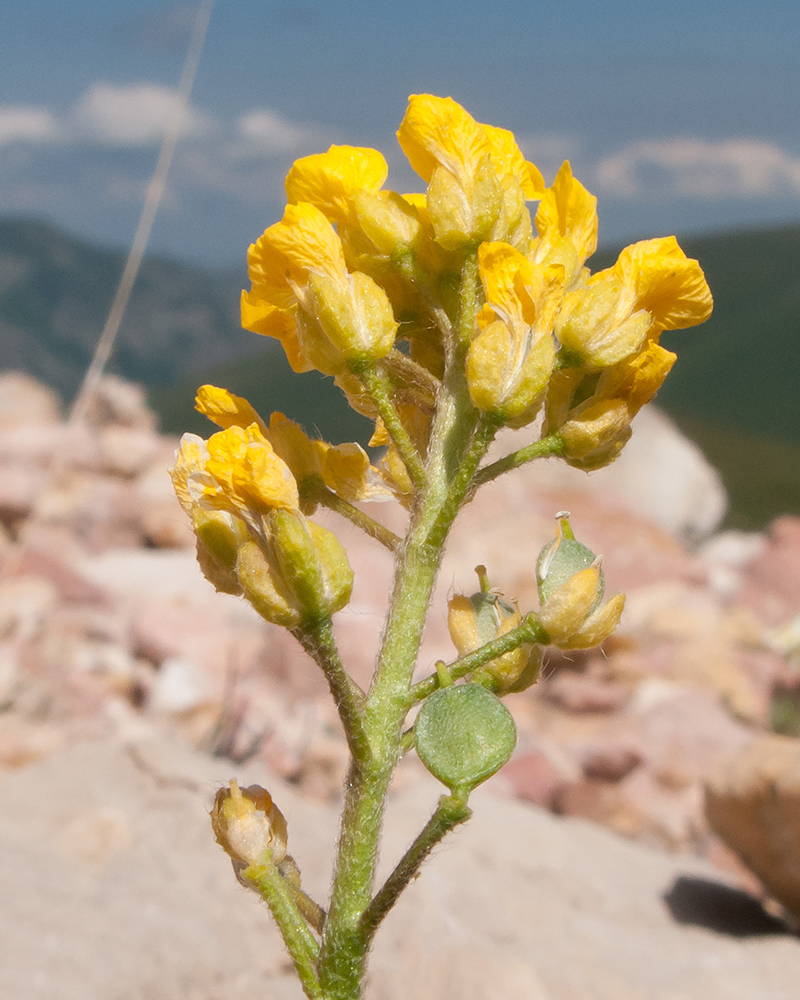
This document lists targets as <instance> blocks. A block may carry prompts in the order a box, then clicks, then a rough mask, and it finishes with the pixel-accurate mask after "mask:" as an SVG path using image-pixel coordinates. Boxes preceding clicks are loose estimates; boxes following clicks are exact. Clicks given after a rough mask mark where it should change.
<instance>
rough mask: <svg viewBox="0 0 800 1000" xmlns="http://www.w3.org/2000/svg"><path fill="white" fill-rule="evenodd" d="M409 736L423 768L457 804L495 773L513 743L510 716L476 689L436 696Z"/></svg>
mask: <svg viewBox="0 0 800 1000" xmlns="http://www.w3.org/2000/svg"><path fill="white" fill-rule="evenodd" d="M414 732H415V738H416V747H417V753H418V754H419V758H420V760H421V761H422V763H423V764H424V765H425V767H427V769H428V770H429V771H430V772H431V774H433V775H434V776H435V777H436V778H438V779H439V781H441V782H442V784H444V785H447V787H448V788H449V789H450V790H451V791H452V792H453V794H454V795H457V796H458V797H460V798H466V796H467V795H468V794H469V793H470V792H471V791H472V789H473V788H475V786H476V785H479V784H480V783H481V782H482V781H486V779H487V778H490V777H491V776H492V775H493V774H494V773H495V771H498V770H499V769H500V768H501V767H502V766H503V764H505V763H506V761H507V760H508V759H509V757H510V756H511V754H512V753H513V752H514V747H515V745H516V742H517V729H516V726H515V725H514V720H513V718H512V717H511V713H510V712H509V711H508V709H507V708H506V707H505V706H504V705H503V703H502V702H501V701H500V700H499V699H498V698H496V697H495V696H494V695H493V694H492V693H491V691H487V690H486V688H484V687H481V686H480V685H478V684H459V685H453V686H450V687H445V688H441V689H440V690H438V691H435V692H434V693H433V694H432V695H430V696H429V697H428V698H426V699H425V701H424V702H423V704H422V708H421V709H420V713H419V715H418V716H417V722H416V725H415V727H414Z"/></svg>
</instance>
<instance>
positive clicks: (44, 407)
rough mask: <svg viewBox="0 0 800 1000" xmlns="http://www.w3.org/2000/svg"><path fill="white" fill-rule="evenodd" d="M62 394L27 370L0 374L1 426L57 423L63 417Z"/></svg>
mask: <svg viewBox="0 0 800 1000" xmlns="http://www.w3.org/2000/svg"><path fill="white" fill-rule="evenodd" d="M60 409H61V401H60V400H59V398H58V393H57V392H55V391H54V390H53V389H49V388H48V387H47V386H46V385H43V384H42V383H41V382H37V380H36V379H35V378H32V377H31V376H30V375H26V374H24V372H11V371H7V372H2V373H0V427H21V426H23V425H25V424H53V423H56V422H57V421H58V420H59V417H60V412H59V411H60Z"/></svg>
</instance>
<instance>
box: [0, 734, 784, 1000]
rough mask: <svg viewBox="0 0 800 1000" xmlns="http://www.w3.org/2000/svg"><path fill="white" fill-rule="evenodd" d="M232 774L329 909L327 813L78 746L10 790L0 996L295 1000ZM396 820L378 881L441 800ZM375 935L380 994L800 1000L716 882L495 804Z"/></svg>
mask: <svg viewBox="0 0 800 1000" xmlns="http://www.w3.org/2000/svg"><path fill="white" fill-rule="evenodd" d="M232 773H235V774H236V776H237V777H238V778H239V780H240V781H242V782H250V781H253V780H260V781H262V782H264V783H266V784H269V786H270V788H271V790H272V791H273V792H274V794H275V795H276V798H277V800H278V802H279V803H280V806H281V808H282V809H283V810H284V811H285V813H286V815H287V820H288V824H289V842H290V850H291V851H292V853H293V855H294V856H295V858H296V860H297V862H298V864H299V865H300V868H301V870H302V872H303V878H304V885H305V887H306V888H307V889H308V890H309V891H310V892H311V893H312V894H314V895H324V894H325V891H326V887H327V884H328V879H329V867H330V852H331V843H332V840H333V837H334V831H335V826H336V816H335V810H333V809H332V808H331V807H329V806H326V805H322V804H316V803H314V802H310V801H304V800H303V799H300V798H298V797H297V796H296V795H295V794H293V793H292V792H291V791H290V790H289V789H287V788H285V787H284V786H282V785H281V784H280V783H279V782H277V783H276V782H274V781H270V780H269V779H268V776H266V775H264V774H263V773H262V772H261V771H260V770H259V769H255V768H253V767H252V766H251V767H249V768H241V767H238V768H237V767H234V766H233V765H231V764H230V763H227V762H224V761H220V760H218V759H213V758H208V757H205V756H202V755H200V754H196V753H190V752H189V751H187V750H186V749H185V747H182V746H181V745H180V744H178V743H168V742H163V741H155V742H153V741H146V742H141V741H140V742H136V743H133V744H130V745H128V746H121V745H119V744H118V743H116V742H112V743H102V742H101V743H95V744H93V743H84V744H81V745H78V746H74V747H72V748H71V749H69V750H67V751H66V752H64V753H62V754H60V755H58V756H56V757H52V758H51V759H49V760H47V761H44V762H42V763H40V764H37V765H34V766H32V767H29V768H27V769H24V770H21V771H17V772H16V773H14V774H10V775H6V776H5V777H3V778H0V799H1V800H2V801H3V803H4V822H3V824H2V827H0V893H2V898H3V900H4V905H3V907H2V910H0V933H1V934H2V937H3V940H4V942H5V948H4V958H3V962H2V963H0V996H4V997H9V998H11V997H13V998H14V1000H87V998H90V997H92V998H93V997H97V998H109V1000H112V998H113V1000H144V998H147V1000H187V998H191V1000H245V998H250V997H253V996H258V997H264V998H265V1000H273V998H274V1000H299V998H300V996H301V993H300V989H299V987H298V986H297V984H296V983H295V981H294V979H293V974H292V972H291V969H290V966H289V962H288V960H287V957H286V955H285V953H284V951H283V948H282V945H281V943H280V941H279V938H278V934H277V932H276V930H275V929H274V927H272V925H271V922H270V917H269V914H268V913H267V911H266V909H265V907H263V906H262V905H261V904H259V902H258V901H257V900H256V898H255V897H254V896H253V895H252V894H249V893H247V892H245V891H244V890H243V889H242V888H241V887H240V886H239V885H238V884H237V882H236V880H235V878H234V877H233V873H232V871H231V867H230V863H229V861H228V859H227V858H226V856H225V855H224V854H223V852H222V851H221V850H220V849H219V848H218V847H217V846H216V845H215V844H214V843H213V838H212V836H211V832H210V829H209V824H208V817H207V815H206V810H207V808H208V806H209V803H210V801H211V798H212V795H213V792H214V788H215V787H216V785H217V783H218V782H220V781H225V780H227V779H228V778H229V777H230V776H231V775H232ZM439 791H440V789H439V787H438V786H437V785H436V784H435V783H433V782H432V781H430V780H428V779H427V778H424V777H422V778H419V779H417V780H414V781H412V782H410V783H408V784H407V785H406V788H405V790H404V791H403V792H401V793H400V794H398V795H396V796H395V797H394V799H393V801H392V803H391V806H390V816H389V820H388V823H387V836H386V840H385V844H384V850H383V863H382V869H383V871H384V872H385V871H387V870H388V868H389V867H390V866H391V864H392V863H393V861H394V859H395V858H397V857H398V856H399V854H400V853H401V852H402V850H403V849H404V848H405V846H406V845H407V844H408V843H409V842H410V840H411V838H412V837H413V836H414V834H415V832H416V831H417V830H418V829H419V827H420V826H421V825H422V824H423V823H424V821H425V820H426V818H427V816H428V815H429V813H430V810H431V809H432V808H433V807H434V805H435V803H436V799H437V796H438V794H439ZM474 805H475V816H474V818H473V819H472V820H471V821H470V823H469V824H468V825H467V826H466V827H465V828H463V829H462V830H460V831H459V832H457V833H456V834H454V835H451V837H450V839H449V841H448V843H447V845H446V846H444V847H442V848H440V849H439V850H437V851H436V852H435V854H434V856H433V858H432V859H431V860H430V861H429V862H428V863H427V864H426V866H425V868H424V870H423V872H422V874H421V877H420V878H419V879H417V880H416V882H414V883H413V884H412V886H411V887H410V888H409V889H408V890H407V893H406V894H405V896H404V897H403V898H402V900H401V901H400V903H399V905H398V906H397V908H396V909H395V910H394V911H393V912H392V913H391V914H390V915H389V917H388V918H387V920H386V923H385V925H384V927H383V928H382V929H381V932H380V933H379V935H378V938H377V943H376V947H375V951H374V955H373V958H372V963H371V971H370V982H369V989H368V993H367V995H368V997H370V998H371V1000H400V998H405V997H407V996H409V995H410V994H411V995H414V996H417V997H419V998H420V1000H427V998H431V1000H433V998H435V1000H456V998H458V1000H463V998H467V1000H482V998H484V997H498V998H503V1000H506V998H508V1000H678V998H680V1000H794V998H795V997H796V995H797V981H798V977H800V944H798V941H797V939H796V938H795V937H793V936H790V935H789V934H788V933H786V931H785V929H784V928H783V927H782V926H781V925H780V924H779V923H777V922H776V921H774V920H771V919H770V918H769V917H768V916H767V915H766V914H765V913H764V912H763V910H761V909H760V908H759V906H758V904H757V903H756V901H755V900H753V899H752V898H751V897H748V896H746V895H745V894H744V893H742V892H740V891H739V890H736V889H735V888H733V887H731V886H730V884H729V883H727V882H726V881H725V880H724V879H721V878H720V877H719V876H718V874H717V873H715V872H714V871H713V870H712V869H710V868H709V867H708V866H706V865H704V864H702V863H701V862H699V861H696V860H693V859H687V858H679V857H669V856H666V855H663V854H661V853H658V852H654V851H651V850H648V849H646V848H643V847H641V846H637V845H634V844H630V843H628V842H626V841H624V840H621V839H619V838H616V837H615V836H613V835H612V834H610V833H608V832H606V831H603V830H601V829H599V828H597V827H596V826H593V825H590V824H587V823H584V822H581V821H575V820H563V819H558V818H555V817H552V816H550V815H548V814H547V813H545V812H542V811H540V810H536V809H533V808H530V807H527V806H524V805H521V804H518V803H513V802H507V801H501V800H497V799H495V798H493V797H492V796H491V795H489V794H488V793H478V794H477V795H476V796H475V797H474Z"/></svg>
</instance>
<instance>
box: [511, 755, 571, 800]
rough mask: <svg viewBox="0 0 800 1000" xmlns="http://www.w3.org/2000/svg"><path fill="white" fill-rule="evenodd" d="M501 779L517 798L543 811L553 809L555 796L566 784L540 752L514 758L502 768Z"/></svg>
mask: <svg viewBox="0 0 800 1000" xmlns="http://www.w3.org/2000/svg"><path fill="white" fill-rule="evenodd" d="M502 777H503V780H504V781H506V782H508V784H509V785H510V788H511V791H512V793H513V794H514V795H515V796H516V797H517V798H519V799H522V800H523V801H524V802H530V803H532V804H533V805H535V806H541V807H542V808H544V809H552V808H554V805H555V801H556V797H557V795H558V794H559V793H560V792H561V791H562V789H563V788H564V787H565V785H566V784H567V781H566V778H565V777H564V775H563V774H562V773H561V772H560V771H559V769H558V768H557V767H555V766H554V765H553V763H552V761H551V760H550V758H549V757H548V756H547V754H545V753H542V751H534V752H533V753H526V754H521V755H520V756H518V757H514V759H513V760H510V761H509V762H508V764H506V766H505V767H504V768H503V772H502Z"/></svg>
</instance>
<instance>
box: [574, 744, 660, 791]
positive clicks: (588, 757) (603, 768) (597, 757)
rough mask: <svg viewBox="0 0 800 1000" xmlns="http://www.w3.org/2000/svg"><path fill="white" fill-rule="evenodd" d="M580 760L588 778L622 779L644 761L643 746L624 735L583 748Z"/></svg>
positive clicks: (602, 779) (600, 779) (601, 779)
mask: <svg viewBox="0 0 800 1000" xmlns="http://www.w3.org/2000/svg"><path fill="white" fill-rule="evenodd" d="M579 757H580V762H581V768H582V770H583V773H584V774H585V775H586V777H587V778H594V779H596V780H599V781H621V780H622V779H623V778H625V777H627V775H629V774H630V773H631V771H632V770H633V769H634V768H636V767H638V766H639V764H641V763H642V760H643V757H644V754H643V751H642V748H641V747H640V746H638V745H637V744H636V743H634V742H633V741H631V740H627V739H625V738H624V737H623V738H620V737H612V738H609V739H606V740H602V741H597V742H596V743H592V744H589V745H588V746H585V747H583V748H582V749H581V751H580V754H579Z"/></svg>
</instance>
